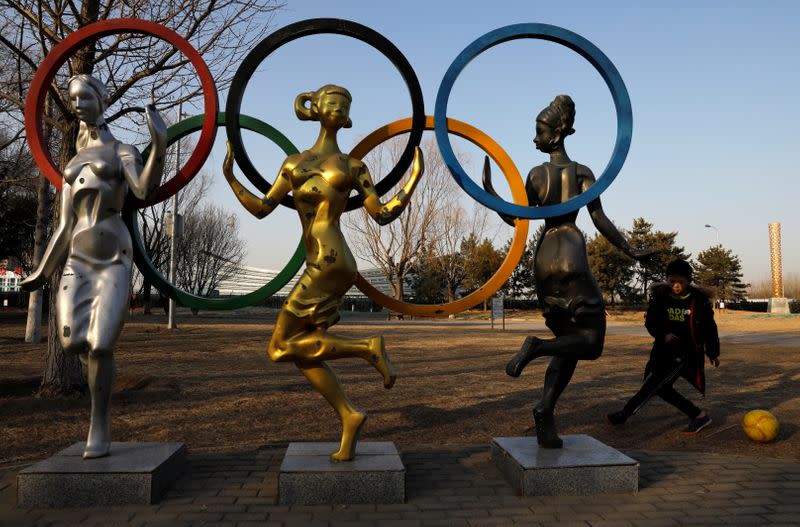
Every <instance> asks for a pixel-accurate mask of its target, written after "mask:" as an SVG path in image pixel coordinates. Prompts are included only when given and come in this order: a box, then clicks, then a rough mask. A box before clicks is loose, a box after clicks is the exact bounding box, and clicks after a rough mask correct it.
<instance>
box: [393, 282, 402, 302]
mask: <svg viewBox="0 0 800 527" xmlns="http://www.w3.org/2000/svg"><path fill="white" fill-rule="evenodd" d="M394 291H395V293H394V297H395V299H397V300H399V301H401V302H402V301H403V277H401V276H398V277H397V278H395V284H394Z"/></svg>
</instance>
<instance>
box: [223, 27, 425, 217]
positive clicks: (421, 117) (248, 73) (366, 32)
mask: <svg viewBox="0 0 800 527" xmlns="http://www.w3.org/2000/svg"><path fill="white" fill-rule="evenodd" d="M320 33H333V34H338V35H345V36H348V37H353V38H356V39H358V40H361V41H362V42H365V43H366V44H369V45H370V46H372V47H373V48H375V49H377V50H378V51H380V52H381V53H383V55H384V56H386V58H388V59H389V60H390V61H391V63H392V64H393V65H394V67H395V68H397V71H398V72H399V73H400V75H401V76H402V77H403V80H404V81H405V83H406V86H407V87H408V91H409V93H410V95H411V108H412V123H413V124H412V126H411V130H410V132H411V134H410V136H409V138H408V144H406V148H405V150H403V153H402V154H401V155H400V159H399V160H398V161H397V164H396V165H395V166H394V168H392V170H390V171H389V174H387V175H386V177H385V178H383V179H382V180H381V181H378V182H376V183H375V190H376V191H377V192H378V195H380V196H382V195H384V194H386V193H387V192H389V189H391V188H392V187H393V186H395V185H396V184H397V183H398V182H399V181H400V179H401V178H402V177H403V174H404V173H405V171H406V169H407V168H408V167H409V166H411V161H412V160H413V158H414V148H415V147H417V146H419V142H420V140H421V139H422V128H423V126H424V124H425V108H424V102H423V98H422V88H421V87H420V85H419V80H417V74H416V73H415V72H414V69H413V68H412V67H411V64H410V63H409V62H408V60H407V59H406V57H405V56H404V55H403V54H402V53H401V52H400V50H399V49H397V47H396V46H395V45H394V44H392V42H391V41H389V40H388V39H387V38H386V37H384V36H383V35H381V34H380V33H378V32H377V31H375V30H374V29H370V28H368V27H367V26H362V25H361V24H357V23H355V22H351V21H349V20H341V19H338V18H315V19H311V20H303V21H300V22H296V23H294V24H290V25H288V26H286V27H284V28H282V29H279V30H277V31H275V32H274V33H272V34H271V35H269V36H268V37H266V38H265V39H264V40H262V41H261V42H260V43H259V44H258V45H257V46H256V47H255V48H253V51H251V52H250V53H248V55H247V56H246V57H245V59H244V61H243V62H242V65H241V66H239V69H238V70H236V74H235V75H234V76H233V82H232V83H231V89H230V92H229V93H228V102H227V104H226V106H225V114H226V115H227V116H228V119H227V121H226V123H225V128H226V129H227V131H228V140H229V141H230V142H231V146H232V147H233V152H234V155H235V158H236V163H237V164H238V165H239V168H240V169H241V170H242V172H244V175H245V176H246V177H247V179H248V180H250V183H252V184H253V185H255V186H256V188H258V190H260V191H261V192H263V193H265V194H266V193H267V192H269V189H270V188H271V187H272V185H271V184H270V183H268V182H267V181H266V180H265V179H264V178H263V177H262V176H261V174H260V173H259V172H258V170H257V169H256V167H254V166H253V163H252V162H251V161H250V158H249V157H248V155H247V151H246V150H245V148H244V144H243V143H242V134H241V132H240V131H239V121H238V116H239V111H240V109H241V105H242V96H243V95H244V89H245V87H247V82H248V81H249V80H250V77H252V75H253V73H254V72H255V70H256V68H257V67H258V65H259V64H261V63H262V62H263V61H264V59H266V58H267V56H269V55H270V54H271V53H272V52H273V51H275V50H276V49H278V48H279V47H281V46H283V45H284V44H288V43H289V42H291V41H293V40H297V39H298V38H302V37H306V36H310V35H317V34H320ZM281 204H282V205H285V206H286V207H289V208H292V209H293V208H294V200H293V199H292V197H291V196H286V197H285V198H284V199H283V200H282V201H281ZM359 207H361V198H360V197H359V196H354V197H351V198H350V199H348V200H347V207H346V208H345V210H353V209H357V208H359Z"/></svg>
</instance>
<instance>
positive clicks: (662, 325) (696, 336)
mask: <svg viewBox="0 0 800 527" xmlns="http://www.w3.org/2000/svg"><path fill="white" fill-rule="evenodd" d="M670 291H671V289H670V286H669V284H667V283H657V284H653V286H652V287H651V288H650V304H649V305H648V307H647V315H646V316H645V323H644V325H645V327H646V328H647V331H648V332H649V333H650V334H651V335H652V336H653V338H654V339H655V342H654V343H653V349H652V350H651V351H650V360H649V361H648V363H647V366H646V367H645V372H644V374H645V377H646V376H647V375H648V374H649V373H650V372H651V371H652V370H653V369H655V368H659V367H661V366H662V365H664V364H666V363H668V362H670V359H671V358H672V357H674V355H675V353H676V352H678V353H680V354H681V355H683V358H684V360H685V363H684V367H683V369H682V370H681V376H682V377H683V378H685V379H686V380H687V381H689V383H690V384H691V385H692V386H694V387H695V388H697V389H698V390H699V391H700V393H705V391H706V377H705V357H704V355H707V356H708V357H709V358H711V359H715V358H717V357H719V334H718V333H717V324H716V323H715V322H714V306H713V305H712V303H711V296H710V294H708V292H707V291H704V290H701V289H700V288H698V287H695V286H693V285H690V286H689V292H690V293H691V299H692V300H691V308H690V309H691V315H690V327H691V335H692V342H691V343H682V344H681V345H680V346H679V348H678V349H677V350H676V346H675V344H666V343H665V342H664V337H665V336H666V334H667V307H666V302H667V300H668V297H669V294H670ZM673 364H674V363H673Z"/></svg>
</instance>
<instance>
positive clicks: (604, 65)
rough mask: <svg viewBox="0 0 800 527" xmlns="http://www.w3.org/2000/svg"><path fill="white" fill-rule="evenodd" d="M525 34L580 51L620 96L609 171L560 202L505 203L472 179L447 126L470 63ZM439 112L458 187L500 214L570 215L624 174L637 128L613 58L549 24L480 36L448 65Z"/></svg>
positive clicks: (441, 141)
mask: <svg viewBox="0 0 800 527" xmlns="http://www.w3.org/2000/svg"><path fill="white" fill-rule="evenodd" d="M520 38H534V39H542V40H549V41H551V42H555V43H557V44H562V45H564V46H566V47H568V48H570V49H572V50H573V51H577V52H578V53H579V54H580V55H581V56H582V57H583V58H585V59H586V60H588V61H589V63H590V64H591V65H592V66H594V67H595V69H597V71H598V72H600V75H601V76H602V77H603V80H605V81H606V84H607V85H608V87H609V89H610V90H611V96H612V97H613V99H614V106H615V107H616V110H617V141H616V143H615V144H614V151H613V153H612V155H611V160H610V161H609V163H608V165H607V166H606V168H605V170H603V173H602V174H601V175H600V177H599V178H598V179H597V181H596V182H595V183H594V184H593V185H592V186H591V187H589V189H588V190H587V191H586V192H583V193H581V194H579V195H577V196H576V197H574V198H572V199H569V200H568V201H565V202H564V203H559V204H556V205H545V206H540V207H523V206H520V205H515V204H513V203H508V202H505V201H503V200H501V199H498V198H496V197H494V196H492V195H491V194H489V193H488V192H486V191H485V190H483V189H482V188H481V187H479V186H478V185H477V184H476V183H475V182H474V181H472V179H470V177H469V176H468V175H467V173H466V172H465V171H464V169H463V168H462V167H461V164H460V163H459V162H458V159H456V156H455V153H454V152H453V147H452V146H451V145H450V137H449V136H448V134H447V129H446V128H445V126H444V122H445V118H446V117H447V101H448V99H449V98H450V91H451V89H452V88H453V84H454V83H455V81H456V79H457V78H458V75H459V74H460V73H461V71H462V70H463V69H464V67H466V65H467V64H468V63H469V62H470V61H471V60H472V59H474V58H475V57H477V56H478V55H480V54H481V53H483V52H484V51H486V50H487V49H489V48H491V47H493V46H496V45H498V44H502V43H503V42H508V41H509V40H516V39H520ZM433 115H434V119H435V120H436V142H437V144H438V145H439V152H441V154H442V159H444V162H445V164H446V165H447V168H448V169H449V170H450V174H451V175H452V176H453V179H455V180H456V183H458V185H459V186H460V187H461V188H462V189H464V191H465V192H466V193H467V194H469V195H470V196H471V197H472V198H473V199H475V200H477V201H478V202H479V203H481V204H482V205H484V206H486V207H488V208H490V209H492V210H494V211H495V212H499V213H502V214H505V215H507V216H516V217H518V218H528V219H531V220H534V219H541V218H552V217H554V216H562V215H564V214H569V213H570V212H573V211H576V210H578V209H579V208H581V207H583V206H584V205H587V204H589V202H591V201H593V200H595V199H596V198H598V197H599V196H600V194H601V193H602V192H603V191H604V190H605V189H606V188H608V186H609V185H610V184H611V182H612V181H613V180H614V178H615V177H617V174H619V171H620V169H621V168H622V165H623V163H624V162H625V158H626V157H627V155H628V149H629V148H630V145H631V134H632V130H633V111H632V109H631V99H630V97H629V96H628V90H627V88H625V83H624V82H623V81H622V77H621V76H620V74H619V72H618V71H617V68H616V67H615V66H614V64H613V63H612V62H611V60H610V59H609V58H608V57H606V55H605V54H604V53H603V52H602V51H600V49H599V48H597V46H595V45H594V44H592V43H591V42H589V41H588V40H586V39H585V38H583V37H582V36H580V35H578V34H577V33H573V32H572V31H568V30H566V29H564V28H562V27H558V26H551V25H549V24H515V25H511V26H505V27H501V28H499V29H495V30H494V31H490V32H488V33H486V34H485V35H483V36H482V37H479V38H477V39H476V40H475V41H474V42H473V43H472V44H470V45H469V46H467V47H466V48H464V50H463V51H462V52H461V53H459V54H458V56H457V57H456V59H455V60H454V61H453V63H452V64H450V67H449V68H448V69H447V72H446V73H445V75H444V78H443V79H442V82H441V84H440V85H439V92H438V93H437V94H436V109H435V111H434V114H433Z"/></svg>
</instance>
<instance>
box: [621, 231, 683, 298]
mask: <svg viewBox="0 0 800 527" xmlns="http://www.w3.org/2000/svg"><path fill="white" fill-rule="evenodd" d="M628 234H629V235H628V242H629V243H630V244H631V247H633V248H634V249H645V248H652V249H656V250H658V252H657V253H656V254H654V255H653V256H652V257H651V258H648V259H647V261H645V262H639V264H638V265H636V266H635V267H634V282H635V284H636V287H637V289H638V290H639V291H640V293H641V295H642V296H641V298H646V297H647V288H648V287H650V285H651V284H653V283H654V282H659V281H661V280H663V278H664V269H666V267H667V264H668V263H669V262H671V261H672V260H675V259H676V258H681V259H683V260H688V259H689V257H690V256H691V254H688V253H686V252H685V251H684V248H683V247H679V246H677V245H676V244H675V238H676V237H677V236H678V232H677V231H673V232H664V231H653V224H652V223H649V222H648V221H646V220H645V219H644V218H636V219H635V220H633V228H632V229H631V230H630V232H629V233H628Z"/></svg>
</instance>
